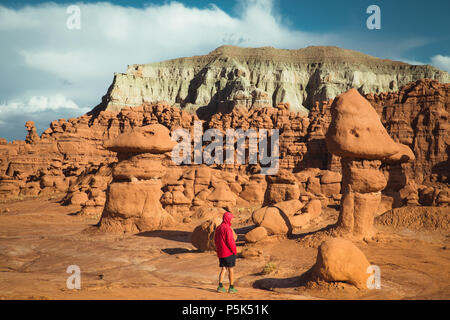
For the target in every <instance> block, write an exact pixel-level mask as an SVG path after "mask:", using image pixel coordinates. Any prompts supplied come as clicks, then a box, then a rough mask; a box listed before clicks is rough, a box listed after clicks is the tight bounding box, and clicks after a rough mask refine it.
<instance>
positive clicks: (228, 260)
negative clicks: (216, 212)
mask: <svg viewBox="0 0 450 320" xmlns="http://www.w3.org/2000/svg"><path fill="white" fill-rule="evenodd" d="M231 219H233V215H232V214H231V212H228V211H227V212H225V213H224V215H223V220H222V223H221V224H220V225H219V226H218V227H217V228H216V233H215V235H214V243H215V245H216V251H217V257H219V267H221V270H220V274H219V286H218V287H217V292H226V290H225V288H224V286H223V277H224V276H225V271H228V279H229V280H230V288H229V289H228V292H229V293H235V292H237V290H236V288H234V285H233V284H234V269H233V268H234V266H235V264H236V242H235V241H234V233H233V230H232V229H231Z"/></svg>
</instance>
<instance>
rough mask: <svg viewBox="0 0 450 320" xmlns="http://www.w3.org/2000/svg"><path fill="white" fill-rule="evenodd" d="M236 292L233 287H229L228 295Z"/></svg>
mask: <svg viewBox="0 0 450 320" xmlns="http://www.w3.org/2000/svg"><path fill="white" fill-rule="evenodd" d="M236 292H238V291H237V289H236V288H235V287H232V288H231V287H230V288H229V289H228V293H236Z"/></svg>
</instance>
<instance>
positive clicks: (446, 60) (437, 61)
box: [431, 54, 450, 72]
mask: <svg viewBox="0 0 450 320" xmlns="http://www.w3.org/2000/svg"><path fill="white" fill-rule="evenodd" d="M431 64H432V65H434V66H435V67H437V68H439V69H442V70H445V71H447V72H450V57H448V56H443V55H440V54H438V55H435V56H433V57H432V58H431Z"/></svg>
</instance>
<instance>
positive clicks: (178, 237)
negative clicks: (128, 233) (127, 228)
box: [136, 230, 192, 243]
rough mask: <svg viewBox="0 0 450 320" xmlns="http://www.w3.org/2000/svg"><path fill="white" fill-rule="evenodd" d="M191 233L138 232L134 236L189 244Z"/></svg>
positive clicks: (165, 231) (167, 231) (177, 231)
mask: <svg viewBox="0 0 450 320" xmlns="http://www.w3.org/2000/svg"><path fill="white" fill-rule="evenodd" d="M191 233H192V232H188V231H179V230H155V231H145V232H140V233H138V234H136V235H137V236H140V237H157V238H163V239H167V240H173V241H179V242H185V243H190V242H191Z"/></svg>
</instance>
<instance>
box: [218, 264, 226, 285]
mask: <svg viewBox="0 0 450 320" xmlns="http://www.w3.org/2000/svg"><path fill="white" fill-rule="evenodd" d="M225 269H226V268H225V267H222V269H220V273H219V283H223V277H224V276H225Z"/></svg>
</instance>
